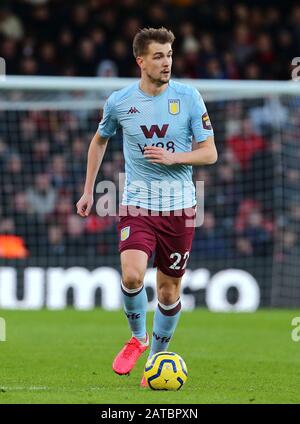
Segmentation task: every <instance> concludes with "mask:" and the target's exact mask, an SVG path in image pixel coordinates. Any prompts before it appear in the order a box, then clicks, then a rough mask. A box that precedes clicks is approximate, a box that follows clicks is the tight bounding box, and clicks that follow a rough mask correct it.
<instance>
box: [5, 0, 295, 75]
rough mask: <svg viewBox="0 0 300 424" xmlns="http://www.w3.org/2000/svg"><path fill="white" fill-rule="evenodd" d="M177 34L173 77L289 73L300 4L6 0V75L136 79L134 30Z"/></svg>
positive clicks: (200, 0)
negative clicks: (150, 28) (164, 30)
mask: <svg viewBox="0 0 300 424" xmlns="http://www.w3.org/2000/svg"><path fill="white" fill-rule="evenodd" d="M145 26H147V27H148V26H153V27H160V26H165V27H167V28H170V29H172V30H173V32H174V33H175V36H176V41H175V46H174V47H175V55H174V63H173V76H174V77H178V78H182V77H187V78H209V79H214V78H217V79H220V78H221V79H284V80H288V79H291V71H292V65H291V61H292V59H293V58H294V57H295V56H299V50H300V4H299V2H296V1H295V2H290V1H285V2H274V1H268V0H262V1H250V0H249V1H245V0H243V1H235V0H229V1H227V2H221V1H218V0H215V1H208V0H160V1H152V0H144V1H139V0H114V1H111V0H85V1H64V2H62V1H60V0H9V1H7V0H3V1H1V4H0V56H1V57H3V58H4V59H5V61H6V67H7V74H9V75H12V74H16V75H20V74H21V75H68V76H96V75H98V76H103V77H105V76H118V77H134V76H137V75H138V67H137V66H136V64H135V61H134V59H133V55H132V40H133V37H134V35H135V34H136V32H137V31H138V29H139V28H143V27H145Z"/></svg>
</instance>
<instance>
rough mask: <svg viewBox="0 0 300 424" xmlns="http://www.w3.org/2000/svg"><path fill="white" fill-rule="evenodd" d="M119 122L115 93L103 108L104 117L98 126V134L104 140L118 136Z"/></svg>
mask: <svg viewBox="0 0 300 424" xmlns="http://www.w3.org/2000/svg"><path fill="white" fill-rule="evenodd" d="M117 128H118V120H117V117H116V115H115V111H114V93H113V94H112V95H111V96H109V98H108V99H107V100H106V102H105V105H104V108H103V116H102V119H101V121H100V124H99V126H98V133H99V134H100V136H101V137H103V138H108V137H112V136H113V135H115V134H116V131H117Z"/></svg>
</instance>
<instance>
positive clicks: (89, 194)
mask: <svg viewBox="0 0 300 424" xmlns="http://www.w3.org/2000/svg"><path fill="white" fill-rule="evenodd" d="M108 140H109V138H108V137H107V138H104V137H101V135H100V134H99V132H98V131H97V132H96V134H95V135H94V137H93V138H92V141H91V143H90V147H89V151H88V159H87V171H86V179H85V185H84V193H83V195H82V196H81V198H80V199H79V201H78V202H77V204H76V207H77V213H78V214H79V215H80V216H83V217H84V216H88V215H89V213H90V211H91V208H92V206H93V203H94V196H93V193H94V185H95V181H96V177H97V174H98V171H99V168H100V165H101V163H102V160H103V156H104V153H105V150H106V147H107V142H108Z"/></svg>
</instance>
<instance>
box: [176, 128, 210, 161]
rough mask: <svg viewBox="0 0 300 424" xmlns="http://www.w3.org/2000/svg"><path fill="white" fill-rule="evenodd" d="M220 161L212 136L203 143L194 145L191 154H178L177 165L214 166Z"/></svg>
mask: <svg viewBox="0 0 300 424" xmlns="http://www.w3.org/2000/svg"><path fill="white" fill-rule="evenodd" d="M217 160H218V152H217V148H216V145H215V140H214V137H213V136H212V135H210V136H208V137H207V138H206V140H204V141H202V142H201V143H197V142H196V143H195V144H194V150H193V151H191V152H183V153H180V152H178V153H176V158H175V164H178V165H194V166H197V165H212V164H213V163H216V162H217Z"/></svg>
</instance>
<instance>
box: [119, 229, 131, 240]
mask: <svg viewBox="0 0 300 424" xmlns="http://www.w3.org/2000/svg"><path fill="white" fill-rule="evenodd" d="M129 236H130V226H129V227H124V228H122V230H121V241H124V240H127V239H128V237H129Z"/></svg>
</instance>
